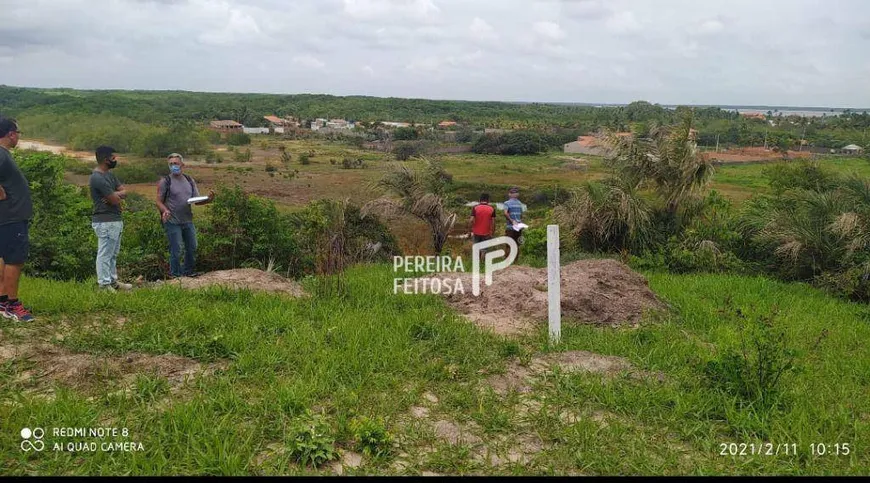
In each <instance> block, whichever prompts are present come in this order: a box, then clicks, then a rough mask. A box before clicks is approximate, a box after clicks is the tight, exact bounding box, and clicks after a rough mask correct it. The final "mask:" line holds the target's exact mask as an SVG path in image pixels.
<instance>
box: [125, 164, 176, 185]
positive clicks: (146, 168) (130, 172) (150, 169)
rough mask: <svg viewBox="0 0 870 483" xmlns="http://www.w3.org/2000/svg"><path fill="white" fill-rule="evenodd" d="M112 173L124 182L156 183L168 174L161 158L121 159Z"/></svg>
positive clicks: (167, 169)
mask: <svg viewBox="0 0 870 483" xmlns="http://www.w3.org/2000/svg"><path fill="white" fill-rule="evenodd" d="M114 173H115V176H117V177H118V180H120V181H121V183H124V184H138V183H156V182H157V181H158V180H160V178H161V177H163V176H165V175H167V174H169V168H167V167H166V161H164V160H162V159H143V160H139V161H128V160H123V161H121V162H120V163H118V166H117V167H116V168H115V170H114Z"/></svg>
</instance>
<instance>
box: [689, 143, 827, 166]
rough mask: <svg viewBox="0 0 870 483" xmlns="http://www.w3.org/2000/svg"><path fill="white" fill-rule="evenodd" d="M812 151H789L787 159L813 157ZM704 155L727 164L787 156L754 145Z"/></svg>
mask: <svg viewBox="0 0 870 483" xmlns="http://www.w3.org/2000/svg"><path fill="white" fill-rule="evenodd" d="M812 155H813V154H812V153H810V152H809V151H789V152H788V154H787V159H798V158H801V159H806V158H811V157H812ZM703 156H704V157H705V158H706V159H709V160H712V161H718V162H721V163H727V164H739V163H752V162H760V161H777V160H780V159H785V158H786V156H785V155H783V153H779V152H776V151H774V150H772V149H765V148H763V147H758V146H752V147H745V148H735V149H727V150H723V151H719V152H718V153H717V152H706V153H703Z"/></svg>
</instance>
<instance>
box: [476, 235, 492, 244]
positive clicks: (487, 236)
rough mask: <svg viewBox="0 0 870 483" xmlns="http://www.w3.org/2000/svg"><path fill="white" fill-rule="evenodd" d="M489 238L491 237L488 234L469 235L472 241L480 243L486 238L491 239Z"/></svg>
mask: <svg viewBox="0 0 870 483" xmlns="http://www.w3.org/2000/svg"><path fill="white" fill-rule="evenodd" d="M491 238H492V237H491V236H489V235H474V236H472V237H471V240H472V242H474V243H480V242H482V241H487V240H489V239H491Z"/></svg>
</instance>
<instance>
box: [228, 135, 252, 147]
mask: <svg viewBox="0 0 870 483" xmlns="http://www.w3.org/2000/svg"><path fill="white" fill-rule="evenodd" d="M227 144H229V145H230V146H246V145H248V144H251V136H250V135H248V134H245V133H243V132H234V133H230V134H228V135H227Z"/></svg>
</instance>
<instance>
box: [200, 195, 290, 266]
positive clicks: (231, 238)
mask: <svg viewBox="0 0 870 483" xmlns="http://www.w3.org/2000/svg"><path fill="white" fill-rule="evenodd" d="M207 213H208V214H207V216H206V219H205V223H203V224H202V226H201V227H200V232H201V235H200V236H199V237H198V238H199V243H200V256H199V260H200V265H201V269H206V270H221V269H227V268H238V267H241V266H255V267H264V266H266V265H267V264H268V263H269V261H270V260H274V261H275V262H276V267H277V268H276V271H284V272H287V273H288V274H291V275H300V274H301V270H302V268H303V267H302V266H301V264H300V261H299V250H298V246H297V241H296V239H295V238H294V232H293V230H292V227H291V226H290V224H289V221H288V218H287V217H286V216H282V215H281V214H280V213H279V212H278V209H277V208H276V207H275V204H274V203H273V202H272V201H270V200H267V199H263V198H259V197H256V196H251V195H249V194H247V193H245V192H244V191H242V189H241V188H240V187H238V186H236V187H234V188H220V189H218V192H217V194H216V196H215V200H214V202H213V203H211V204H210V205H209V210H208V212H207Z"/></svg>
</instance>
